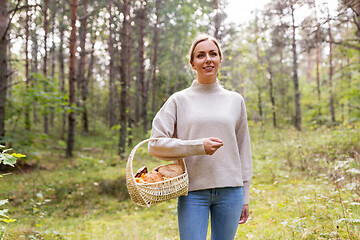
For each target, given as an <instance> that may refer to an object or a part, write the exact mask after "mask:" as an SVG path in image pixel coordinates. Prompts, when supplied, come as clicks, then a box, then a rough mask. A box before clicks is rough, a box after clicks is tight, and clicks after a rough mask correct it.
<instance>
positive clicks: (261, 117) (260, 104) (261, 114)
mask: <svg viewBox="0 0 360 240" xmlns="http://www.w3.org/2000/svg"><path fill="white" fill-rule="evenodd" d="M257 90H258V110H259V117H260V121H261V123H262V124H263V110H262V99H261V89H260V87H259V86H258V87H257ZM262 124H261V125H262Z"/></svg>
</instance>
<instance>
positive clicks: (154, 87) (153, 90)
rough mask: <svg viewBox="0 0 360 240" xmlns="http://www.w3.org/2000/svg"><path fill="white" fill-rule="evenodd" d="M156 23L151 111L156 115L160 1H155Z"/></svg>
mask: <svg viewBox="0 0 360 240" xmlns="http://www.w3.org/2000/svg"><path fill="white" fill-rule="evenodd" d="M155 15H156V23H155V28H154V42H153V44H154V53H153V54H154V55H153V64H152V67H153V69H152V70H153V73H152V105H151V110H152V112H153V113H155V101H156V69H157V50H158V45H159V21H160V0H155Z"/></svg>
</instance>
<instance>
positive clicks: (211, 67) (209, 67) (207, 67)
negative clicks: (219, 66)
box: [203, 66, 214, 69]
mask: <svg viewBox="0 0 360 240" xmlns="http://www.w3.org/2000/svg"><path fill="white" fill-rule="evenodd" d="M213 68H214V66H206V67H203V69H213Z"/></svg>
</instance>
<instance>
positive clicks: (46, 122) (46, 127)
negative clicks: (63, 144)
mask: <svg viewBox="0 0 360 240" xmlns="http://www.w3.org/2000/svg"><path fill="white" fill-rule="evenodd" d="M48 8H49V0H44V9H43V10H44V52H45V55H44V58H43V74H44V78H45V82H44V91H45V92H47V52H48V51H47V37H48V25H49V22H48ZM43 118H44V133H45V134H48V133H49V118H48V108H47V107H46V106H45V107H44V114H43Z"/></svg>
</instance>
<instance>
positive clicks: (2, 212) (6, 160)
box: [0, 145, 26, 239]
mask: <svg viewBox="0 0 360 240" xmlns="http://www.w3.org/2000/svg"><path fill="white" fill-rule="evenodd" d="M11 150H12V149H6V148H5V146H3V145H0V151H1V152H0V165H1V164H3V165H9V166H12V167H14V164H15V163H16V160H17V158H22V157H26V156H25V155H23V154H20V153H12V154H9V153H8V152H10V151H11ZM4 175H5V174H0V178H2V177H3V176H4ZM8 202H9V200H7V199H4V200H1V199H0V206H2V205H4V204H6V203H8ZM7 212H8V209H0V223H1V222H3V223H12V222H15V221H16V220H15V219H11V218H10V217H9V216H8V215H7ZM4 234H5V227H4V226H3V225H1V231H0V239H3V237H4Z"/></svg>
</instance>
